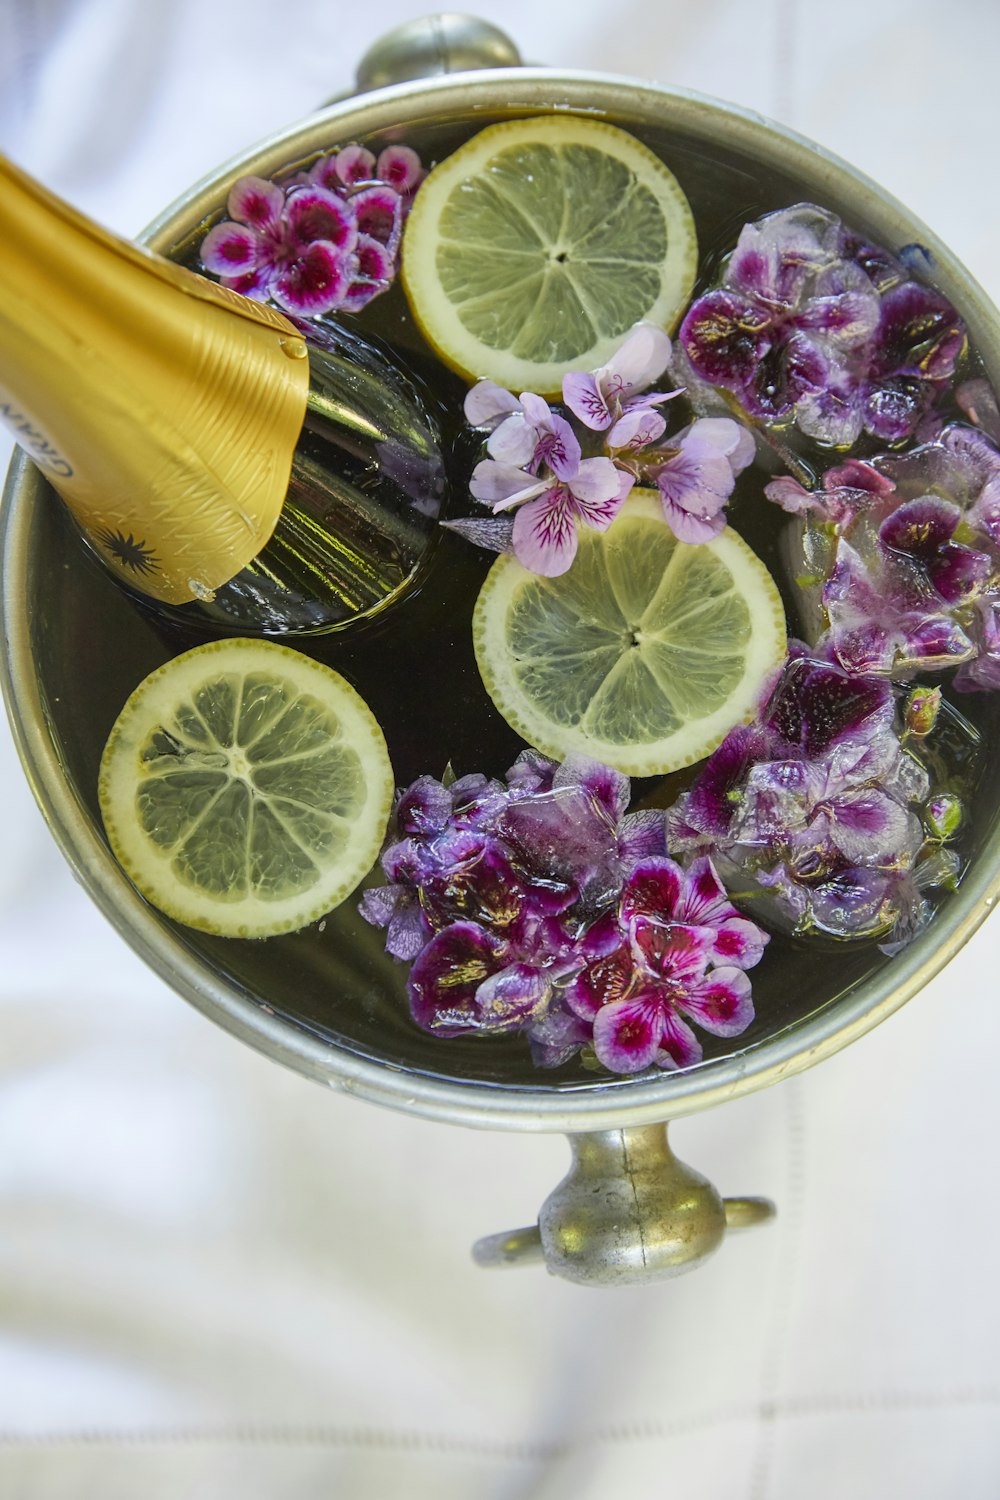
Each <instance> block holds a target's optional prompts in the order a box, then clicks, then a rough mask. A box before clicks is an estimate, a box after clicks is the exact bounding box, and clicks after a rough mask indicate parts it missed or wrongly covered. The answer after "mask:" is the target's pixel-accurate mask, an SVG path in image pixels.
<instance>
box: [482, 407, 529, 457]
mask: <svg viewBox="0 0 1000 1500" xmlns="http://www.w3.org/2000/svg"><path fill="white" fill-rule="evenodd" d="M537 446H538V433H537V431H536V429H535V427H534V424H533V423H531V422H529V420H528V418H527V417H526V416H525V414H524V413H523V412H520V411H516V412H512V413H511V415H510V416H509V417H506V418H505V419H504V421H502V422H501V423H500V425H499V426H498V427H496V428H495V429H494V431H493V432H491V433H490V436H489V438H488V439H487V442H486V451H487V453H488V454H489V455H490V457H491V458H495V459H496V461H497V463H500V464H507V465H509V466H511V467H516V468H525V467H526V466H527V465H528V464H530V463H531V461H532V459H533V458H534V456H535V449H536V447H537Z"/></svg>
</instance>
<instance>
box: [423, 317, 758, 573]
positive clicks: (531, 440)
mask: <svg viewBox="0 0 1000 1500" xmlns="http://www.w3.org/2000/svg"><path fill="white" fill-rule="evenodd" d="M670 354H671V344H670V339H669V338H668V336H667V335H666V334H665V333H664V332H663V330H662V329H659V328H654V327H652V326H651V325H650V324H645V323H640V324H638V325H636V327H635V328H633V329H632V330H631V332H630V333H629V335H628V336H627V338H626V339H625V340H624V342H623V343H622V345H621V346H620V347H619V349H618V350H617V351H616V353H615V354H614V355H613V357H612V358H611V359H610V360H609V361H608V363H607V364H606V365H603V366H602V367H601V368H600V369H598V370H594V371H591V372H589V373H585V372H581V371H572V372H570V373H569V374H567V375H566V376H565V378H564V380H563V388H562V396H563V406H564V408H565V411H566V412H568V413H569V416H567V415H564V414H563V413H562V412H559V411H556V410H553V408H552V407H550V406H549V404H548V402H547V401H544V400H543V399H542V397H540V396H537V395H535V394H533V393H532V392H530V391H524V392H522V393H521V395H520V396H515V395H514V394H513V393H512V392H510V391H507V390H504V389H503V388H502V387H501V386H499V385H497V384H495V382H493V381H491V380H481V381H479V382H478V384H477V385H475V386H473V388H472V390H471V391H470V392H469V394H468V396H467V397H466V400H465V416H466V420H467V421H468V422H469V423H470V425H471V426H473V427H479V428H483V429H485V430H486V431H487V432H488V433H489V437H488V438H487V440H486V451H487V454H488V455H489V456H488V457H487V458H485V459H483V460H482V461H481V462H480V463H479V464H477V465H476V468H475V470H474V471H473V474H472V479H471V483H470V490H471V493H472V496H473V498H474V499H475V500H478V501H480V502H481V503H483V504H485V505H488V506H489V507H490V508H491V510H492V512H493V518H492V519H491V520H483V519H479V518H475V517H474V518H472V519H467V520H459V521H453V522H450V523H448V524H449V525H450V527H451V529H453V530H455V531H458V532H460V533H461V534H462V535H464V536H466V537H467V538H468V539H469V540H470V541H473V542H476V543H477V544H479V545H481V546H487V547H492V548H493V549H494V550H495V551H500V552H502V551H505V550H508V549H509V550H512V551H513V552H514V555H515V556H516V557H517V559H518V561H519V562H521V563H522V564H523V565H524V567H526V568H528V569H530V570H531V571H532V572H534V573H540V574H542V575H543V576H545V577H550V578H551V577H556V576H558V575H559V574H561V573H565V572H566V571H567V569H568V568H569V567H570V566H571V565H572V562H573V559H574V557H575V556H576V550H577V545H578V526H579V525H584V526H589V527H591V528H593V529H594V530H595V531H606V530H607V528H608V527H609V526H610V525H611V523H612V521H613V520H614V519H615V517H616V516H617V514H618V512H619V511H620V509H621V507H622V505H623V504H624V502H625V499H626V497H627V496H628V494H629V492H630V490H631V489H632V488H633V486H634V485H635V484H636V483H637V482H642V483H645V484H648V485H653V486H655V487H656V488H657V489H658V491H659V494H660V501H661V505H662V508H663V517H664V520H665V521H666V523H667V525H668V526H669V527H670V528H671V530H672V531H673V532H674V534H675V535H676V536H677V537H678V538H679V539H680V540H681V541H684V542H707V541H711V539H712V538H713V537H714V536H717V535H718V534H719V532H720V531H721V530H722V528H723V527H724V525H725V523H726V518H725V507H726V503H727V501H728V500H729V497H730V496H731V495H732V493H733V488H734V485H735V483H736V477H737V475H738V474H740V473H741V471H742V470H743V469H745V468H746V467H747V465H748V464H750V463H752V461H753V457H754V453H755V444H754V440H753V438H752V437H751V435H750V434H749V433H748V432H747V431H746V430H745V428H743V427H741V426H740V425H739V423H737V422H734V421H732V420H731V419H729V418H727V417H706V418H702V419H700V420H696V421H695V422H693V423H691V424H690V425H688V426H686V427H683V428H681V429H680V430H679V431H678V432H676V433H675V434H674V435H673V436H671V437H670V438H669V439H668V440H666V441H665V440H664V439H665V434H666V431H667V422H666V418H665V417H664V416H663V414H662V413H661V412H659V411H657V410H656V408H657V407H658V406H660V405H662V404H663V403H665V402H667V401H671V400H673V398H674V397H676V396H679V395H680V394H681V392H680V391H677V390H672V391H650V390H648V389H647V387H648V386H649V385H650V384H652V382H653V381H654V380H655V379H656V378H657V376H659V375H660V374H662V372H663V370H664V369H665V368H666V366H667V364H668V362H669V360H670ZM571 418H575V422H574V421H571ZM584 442H586V443H587V444H588V447H589V448H590V449H592V450H594V451H593V452H591V453H590V456H588V457H584V448H583V443H584ZM511 511H513V512H514V515H513V518H512V519H510V518H508V516H507V513H508V512H511Z"/></svg>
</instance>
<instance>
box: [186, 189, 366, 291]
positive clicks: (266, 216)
mask: <svg viewBox="0 0 1000 1500" xmlns="http://www.w3.org/2000/svg"><path fill="white" fill-rule="evenodd" d="M227 207H228V209H229V213H230V214H231V215H232V218H233V219H234V220H235V221H236V222H235V223H230V222H223V223H221V224H217V225H216V226H215V228H214V229H211V230H210V231H209V232H208V234H207V235H206V236H205V239H204V241H203V243H202V247H201V260H202V264H203V265H204V267H205V269H206V270H208V271H212V272H213V273H214V274H216V275H218V276H219V277H220V278H221V280H222V284H223V286H228V287H232V288H233V289H234V290H236V291H238V292H242V293H243V294H244V295H245V296H248V297H255V298H257V300H259V301H263V300H265V299H266V298H268V297H270V298H271V299H272V300H273V301H275V302H277V304H278V306H279V307H283V308H284V309H285V310H286V311H287V312H292V313H297V314H299V315H300V316H307V317H310V316H314V315H316V314H317V313H324V312H329V311H330V310H331V309H332V308H334V307H338V306H339V305H340V303H341V302H342V301H343V299H344V297H345V296H346V295H347V292H348V289H349V288H350V285H351V282H352V281H353V279H354V275H355V271H356V269H357V260H356V258H355V254H354V251H355V247H356V245H357V241H358V226H357V221H356V219H355V216H354V212H353V210H352V208H351V206H350V204H349V203H347V202H345V201H344V200H343V199H342V198H339V197H338V196H337V195H336V194H335V193H331V192H328V191H327V189H325V188H320V187H299V188H294V189H293V190H292V191H291V192H290V193H289V194H288V195H287V197H286V194H285V193H284V191H283V190H282V189H281V188H279V187H277V186H276V185H275V184H274V183H270V182H265V181H264V179H263V178H260V177H242V178H240V180H239V182H237V183H236V184H235V186H234V187H233V188H232V190H231V191H230V194H229V198H228V200H227Z"/></svg>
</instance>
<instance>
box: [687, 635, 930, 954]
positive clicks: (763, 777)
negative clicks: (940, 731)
mask: <svg viewBox="0 0 1000 1500" xmlns="http://www.w3.org/2000/svg"><path fill="white" fill-rule="evenodd" d="M934 716H935V715H934V714H932V713H930V712H929V711H928V713H925V714H924V717H923V720H922V721H921V724H920V727H921V728H924V727H926V732H927V733H928V734H929V733H930V730H931V728H932V727H933V718H934ZM906 727H907V729H908V732H909V735H910V736H911V737H912V735H913V728H912V726H911V725H907V726H906ZM921 743H922V741H921ZM930 791H931V786H930V778H929V774H928V771H927V768H926V766H925V764H924V762H923V760H922V759H921V758H920V757H919V756H918V755H916V754H914V753H913V750H912V748H911V747H910V746H909V745H908V744H904V743H903V739H902V737H901V734H900V729H899V726H898V723H897V715H896V703H895V696H894V691H893V688H892V685H891V684H890V683H889V682H888V681H887V680H886V679H885V678H881V677H874V676H862V675H858V674H852V673H849V672H847V671H845V670H844V669H843V667H841V666H840V665H839V663H837V662H836V661H835V660H833V659H823V658H822V657H820V656H818V655H817V654H815V653H813V654H810V653H809V652H807V651H806V650H805V648H804V647H802V646H801V645H798V644H796V643H793V645H792V647H791V650H790V653H789V660H788V662H787V664H786V666H785V668H784V670H783V672H782V673H781V675H780V677H779V679H778V681H777V682H776V684H775V685H774V687H773V688H772V689H771V691H770V692H769V693H768V694H767V695H766V696H765V699H764V701H763V703H762V705H761V707H760V710H759V711H758V714H757V718H756V720H755V722H754V723H752V724H749V725H739V726H738V727H737V728H736V729H734V730H733V731H731V733H730V734H729V735H728V736H727V737H726V739H725V740H724V741H723V743H722V744H721V745H720V746H719V749H718V750H716V751H715V753H714V754H713V755H712V756H711V757H710V758H709V760H708V761H707V762H706V764H705V766H704V767H703V768H702V770H701V771H700V772H699V774H698V775H697V776H696V778H695V780H694V782H693V784H692V786H691V787H690V788H689V790H688V791H687V792H685V793H683V794H682V795H681V797H680V798H679V799H678V800H677V802H676V803H675V804H674V806H673V807H672V808H671V809H670V810H669V812H668V814H667V837H668V840H669V842H670V847H671V848H672V849H673V850H675V851H680V852H682V853H683V852H685V851H687V852H688V853H707V854H711V856H712V857H713V859H715V861H716V864H717V867H718V868H719V870H720V873H721V874H722V876H723V878H724V879H725V880H726V882H727V884H729V883H730V882H731V881H739V882H740V884H741V886H742V888H744V889H746V888H748V887H749V888H750V889H752V888H753V886H754V885H756V886H757V888H758V889H759V890H760V891H761V892H766V893H767V895H768V898H769V900H770V901H771V902H776V903H777V905H778V908H779V909H780V910H782V911H783V912H784V914H785V918H786V921H787V922H788V923H789V925H791V926H792V927H793V928H794V929H795V930H797V931H810V930H818V931H821V932H826V933H830V934H833V935H836V936H838V937H855V938H857V937H880V938H882V939H884V940H886V941H887V942H889V943H890V945H892V944H894V943H895V942H897V941H901V940H903V939H904V938H905V937H909V936H912V934H913V932H915V931H916V930H917V928H918V927H919V926H920V924H921V923H922V922H923V921H924V920H925V919H926V917H927V915H928V914H929V908H928V907H927V904H926V900H925V898H924V896H923V894H922V892H923V890H924V889H926V887H927V886H928V885H931V884H934V883H941V881H942V880H945V879H948V878H950V877H951V875H952V874H953V863H952V859H951V856H950V854H949V855H948V856H947V857H945V856H944V855H942V856H941V857H940V858H937V857H935V858H934V859H933V861H932V860H931V858H930V854H931V853H933V851H932V850H929V846H928V838H929V837H939V836H940V835H939V833H936V832H935V830H934V828H933V827H932V826H931V824H930V823H929V821H928V822H927V823H926V824H925V822H924V821H923V818H922V808H924V806H925V804H927V803H928V798H929V795H930ZM955 826H957V823H956V825H955Z"/></svg>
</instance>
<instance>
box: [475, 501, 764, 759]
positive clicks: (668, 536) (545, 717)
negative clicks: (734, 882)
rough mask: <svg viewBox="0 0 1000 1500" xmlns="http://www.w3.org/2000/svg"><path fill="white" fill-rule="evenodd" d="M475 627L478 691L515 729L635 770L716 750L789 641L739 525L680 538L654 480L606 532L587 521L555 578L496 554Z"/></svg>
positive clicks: (540, 743) (562, 754)
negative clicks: (701, 539) (569, 562)
mask: <svg viewBox="0 0 1000 1500" xmlns="http://www.w3.org/2000/svg"><path fill="white" fill-rule="evenodd" d="M472 629H473V640H474V644H475V650H476V660H477V662H478V664H479V671H480V673H481V675H482V679H483V683H484V685H485V687H486V691H487V692H488V693H489V695H490V697H491V699H492V700H493V703H494V704H495V705H496V708H497V709H498V711H499V712H500V713H501V714H502V716H503V717H504V718H505V719H506V721H507V723H508V724H510V726H511V727H512V728H513V729H516V730H517V732H518V734H520V735H522V736H523V737H524V739H526V740H527V741H528V743H529V744H530V745H534V746H535V747H536V748H537V749H539V750H541V751H543V752H544V753H545V754H546V755H551V756H553V757H554V758H555V759H557V760H564V759H565V758H566V756H567V755H568V754H569V753H570V752H571V751H579V752H582V753H584V754H586V755H590V756H592V757H593V758H594V759H595V760H599V761H603V762H604V764H605V765H609V766H614V767H615V769H616V770H619V771H624V772H625V773H626V774H627V775H629V776H653V775H662V774H665V773H666V772H667V771H675V770H677V769H678V768H679V767H681V766H687V765H691V764H693V763H694V762H695V761H697V760H701V759H702V758H703V757H704V756H706V755H708V754H710V753H711V751H712V750H714V749H715V747H716V746H717V745H718V744H719V743H720V741H721V740H722V739H723V738H724V737H725V735H726V734H727V733H728V732H729V730H730V729H732V727H733V725H734V724H737V723H739V722H740V721H741V720H743V719H746V718H748V717H749V716H750V715H751V714H752V712H753V710H754V708H755V707H756V705H757V702H758V698H759V696H760V692H761V689H762V687H763V685H764V682H765V680H766V678H767V676H768V674H769V673H770V672H771V671H772V670H773V669H774V668H775V667H776V666H777V665H778V663H779V662H780V661H781V660H782V658H783V656H784V654H785V617H784V611H783V609H782V605H781V599H780V597H779V595H778V591H777V589H776V587H775V585H774V580H773V579H772V578H771V575H770V574H769V573H768V571H767V569H766V568H765V567H764V565H763V563H762V562H761V561H760V559H759V558H758V557H757V556H756V555H755V554H754V553H753V552H751V550H750V548H749V547H748V546H747V544H746V542H744V541H743V539H742V537H740V536H738V535H737V534H736V532H735V531H733V530H732V529H731V528H729V527H727V528H726V530H725V531H723V532H722V533H721V534H720V535H719V536H717V537H716V538H715V539H714V541H711V542H706V543H705V544H704V545H702V546H698V547H695V546H689V545H687V544H685V543H684V542H678V541H677V539H676V538H675V537H674V535H673V533H672V532H671V531H670V529H669V527H668V526H667V525H666V523H665V521H664V520H663V513H662V510H661V508H660V502H659V498H658V496H657V494H655V493H654V492H652V491H650V490H634V491H633V492H632V494H631V495H630V496H629V498H628V500H627V501H626V502H625V505H624V506H623V507H622V510H621V512H620V513H619V515H618V517H617V519H616V520H615V521H614V523H613V525H612V526H611V527H610V528H609V530H608V531H606V532H603V533H601V532H596V531H590V530H584V531H581V534H580V546H579V551H578V552H577V555H576V558H575V559H574V562H573V566H572V567H571V568H570V569H569V571H568V572H567V573H563V574H562V575H561V576H560V577H558V578H542V577H540V576H539V575H538V574H537V573H530V572H529V571H528V570H527V568H524V567H522V565H521V564H520V563H519V562H518V561H517V559H516V558H514V557H510V556H504V557H501V558H499V559H498V561H497V562H496V563H494V565H493V567H492V568H491V569H490V571H489V574H488V575H487V578H486V582H485V583H484V584H483V587H482V590H481V592H480V595H479V598H478V600H477V601H476V608H475V612H474V614H473V623H472Z"/></svg>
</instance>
